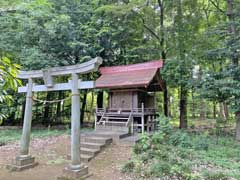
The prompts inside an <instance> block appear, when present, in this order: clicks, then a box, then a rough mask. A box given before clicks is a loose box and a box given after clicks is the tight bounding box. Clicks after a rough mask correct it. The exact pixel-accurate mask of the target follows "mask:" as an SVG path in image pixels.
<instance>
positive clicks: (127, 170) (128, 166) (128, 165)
mask: <svg viewBox="0 0 240 180" xmlns="http://www.w3.org/2000/svg"><path fill="white" fill-rule="evenodd" d="M134 167H135V164H134V162H133V161H129V162H127V163H126V164H124V165H123V166H122V168H121V171H122V172H123V173H131V172H133V169H134Z"/></svg>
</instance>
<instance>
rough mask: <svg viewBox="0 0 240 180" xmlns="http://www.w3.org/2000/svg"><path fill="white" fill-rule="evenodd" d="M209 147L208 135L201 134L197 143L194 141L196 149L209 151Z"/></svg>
mask: <svg viewBox="0 0 240 180" xmlns="http://www.w3.org/2000/svg"><path fill="white" fill-rule="evenodd" d="M208 147H209V141H208V139H207V137H206V136H204V135H200V136H199V137H198V138H196V140H195V143H194V149H195V150H205V151H207V150H208Z"/></svg>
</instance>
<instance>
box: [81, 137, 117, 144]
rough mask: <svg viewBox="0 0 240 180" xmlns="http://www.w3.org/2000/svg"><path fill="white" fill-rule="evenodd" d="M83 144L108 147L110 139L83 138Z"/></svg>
mask: <svg viewBox="0 0 240 180" xmlns="http://www.w3.org/2000/svg"><path fill="white" fill-rule="evenodd" d="M85 142H87V143H97V144H105V145H108V144H110V143H111V142H112V138H110V137H96V136H88V137H86V138H85Z"/></svg>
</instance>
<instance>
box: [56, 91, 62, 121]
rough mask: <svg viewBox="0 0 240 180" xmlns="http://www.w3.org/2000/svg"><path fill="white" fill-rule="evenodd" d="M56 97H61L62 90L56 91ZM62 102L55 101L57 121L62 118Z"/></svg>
mask: <svg viewBox="0 0 240 180" xmlns="http://www.w3.org/2000/svg"><path fill="white" fill-rule="evenodd" d="M58 99H59V100H60V99H63V91H59V92H58ZM61 110H62V102H58V103H57V113H56V114H57V118H56V121H57V122H58V123H59V122H61V120H62V111H61Z"/></svg>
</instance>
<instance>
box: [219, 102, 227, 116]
mask: <svg viewBox="0 0 240 180" xmlns="http://www.w3.org/2000/svg"><path fill="white" fill-rule="evenodd" d="M219 117H220V118H222V119H226V116H225V114H224V108H223V103H222V102H220V103H219Z"/></svg>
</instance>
